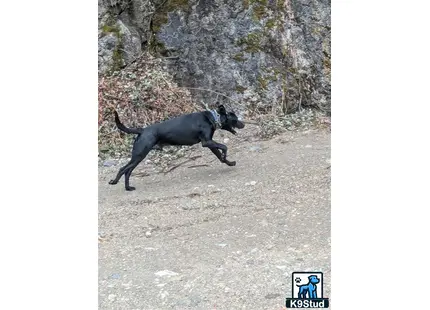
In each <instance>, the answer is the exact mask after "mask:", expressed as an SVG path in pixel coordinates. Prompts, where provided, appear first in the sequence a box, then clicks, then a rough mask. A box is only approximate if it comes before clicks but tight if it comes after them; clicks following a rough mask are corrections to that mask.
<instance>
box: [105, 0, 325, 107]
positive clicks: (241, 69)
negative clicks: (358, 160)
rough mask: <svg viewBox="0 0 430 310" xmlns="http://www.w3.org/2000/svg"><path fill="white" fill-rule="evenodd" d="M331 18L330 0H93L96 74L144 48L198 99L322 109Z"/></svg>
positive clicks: (118, 65)
mask: <svg viewBox="0 0 430 310" xmlns="http://www.w3.org/2000/svg"><path fill="white" fill-rule="evenodd" d="M330 13H331V10H330V0H282V1H281V0H243V1H241V0H212V1H210V0H152V1H149V0H129V1H126V0H99V72H100V73H101V74H104V73H109V72H112V71H115V70H120V69H121V68H123V67H124V66H126V65H127V64H129V63H131V62H133V61H134V60H135V59H136V58H137V57H139V55H140V53H141V52H142V51H143V50H149V51H151V52H152V53H154V54H156V55H158V57H161V58H163V59H164V61H165V63H166V69H167V70H169V72H170V73H171V74H172V75H173V76H174V78H175V80H176V81H177V82H178V83H179V84H180V85H181V86H185V87H191V88H198V89H191V92H192V94H193V96H194V97H195V98H196V99H197V100H200V99H201V100H204V101H206V102H208V103H212V102H213V101H214V100H218V101H221V102H222V101H223V100H226V99H225V98H224V97H223V96H219V94H217V93H214V92H208V91H202V90H200V89H210V90H212V91H215V92H218V93H222V94H225V95H227V96H228V97H230V98H231V99H233V100H234V102H237V103H238V105H239V106H240V107H241V108H251V109H253V110H256V111H261V112H267V111H270V110H276V111H279V112H280V111H282V112H291V111H295V110H297V109H300V107H304V106H318V107H319V108H321V109H325V110H329V109H330V59H331V52H330V31H331V27H330V26H331V24H330ZM227 103H229V104H231V102H230V101H227ZM238 108H239V107H238Z"/></svg>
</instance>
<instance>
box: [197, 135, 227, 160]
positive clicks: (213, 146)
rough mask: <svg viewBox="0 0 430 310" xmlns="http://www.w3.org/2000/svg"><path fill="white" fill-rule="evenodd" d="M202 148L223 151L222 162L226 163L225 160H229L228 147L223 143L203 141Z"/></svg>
mask: <svg viewBox="0 0 430 310" xmlns="http://www.w3.org/2000/svg"><path fill="white" fill-rule="evenodd" d="M202 146H203V147H207V148H210V149H218V150H221V152H222V154H221V159H220V160H221V161H222V162H225V160H226V158H227V146H225V145H224V144H221V143H217V142H215V141H213V140H208V141H202ZM215 155H216V154H215Z"/></svg>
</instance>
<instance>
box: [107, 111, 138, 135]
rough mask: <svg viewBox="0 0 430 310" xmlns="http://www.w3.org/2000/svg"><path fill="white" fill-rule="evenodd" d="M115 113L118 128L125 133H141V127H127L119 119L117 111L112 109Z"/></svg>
mask: <svg viewBox="0 0 430 310" xmlns="http://www.w3.org/2000/svg"><path fill="white" fill-rule="evenodd" d="M113 112H114V113H115V123H116V126H117V127H118V129H119V130H122V131H124V132H126V133H134V134H141V133H142V131H143V128H128V127H125V126H124V124H123V123H121V121H120V120H119V116H118V113H117V112H116V111H113Z"/></svg>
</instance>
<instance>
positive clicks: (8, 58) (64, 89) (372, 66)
mask: <svg viewBox="0 0 430 310" xmlns="http://www.w3.org/2000/svg"><path fill="white" fill-rule="evenodd" d="M12 3H14V4H12ZM425 4H427V2H425V1H408V2H404V1H380V2H377V1H359V2H358V1H333V3H332V6H333V7H332V21H333V23H332V78H333V79H332V85H333V87H332V98H333V102H332V107H333V112H332V116H333V122H332V124H333V127H332V152H333V155H332V157H333V158H332V174H333V175H332V177H333V178H332V181H333V183H332V198H333V199H332V202H333V209H332V210H333V213H332V219H333V221H332V239H333V244H332V255H333V258H332V296H329V297H330V299H331V300H330V305H331V308H332V309H349V310H352V309H363V308H365V309H419V308H422V307H423V304H422V302H423V301H424V302H425V301H426V300H425V299H424V298H425V297H426V295H425V294H424V295H422V293H423V291H418V292H417V291H415V288H414V286H413V285H411V284H410V283H409V282H408V272H411V271H413V272H414V273H415V274H416V273H417V272H419V273H422V275H423V279H425V280H424V281H423V283H425V285H427V280H426V279H428V278H429V272H428V271H427V269H428V268H427V266H428V262H429V261H430V259H429V255H428V253H427V252H428V251H427V249H428V244H429V242H428V238H427V237H425V236H428V221H429V218H430V217H429V216H428V211H427V210H428V208H429V206H430V204H429V198H428V191H429V181H428V176H429V158H430V154H429V147H428V145H429V134H430V130H429V121H428V120H429V115H430V113H429V108H428V106H429V99H428V98H429V95H428V94H427V92H428V88H429V86H428V84H429V78H428V72H429V71H430V70H429V69H430V68H429V55H430V50H429V46H428V37H429V36H428V29H429V25H428V22H427V21H428V20H429V18H428V12H429V10H428V5H427V7H425ZM2 12H3V13H4V14H3V16H2V19H1V23H2V25H1V26H2V27H1V29H2V47H1V48H0V51H1V55H0V56H1V58H0V59H2V68H1V70H0V75H1V77H2V80H1V83H2V84H1V85H2V87H1V92H0V94H1V99H2V100H1V102H2V121H1V122H0V126H1V129H2V139H1V142H2V151H1V163H2V167H3V169H2V172H3V178H2V183H3V184H2V195H1V198H2V201H1V208H0V210H1V214H0V219H1V222H2V225H0V236H1V245H2V248H1V250H2V251H1V253H2V255H0V263H1V266H2V272H1V274H2V281H0V285H1V292H2V293H1V300H0V305H1V308H2V309H37V308H40V309H56V310H57V309H73V310H76V309H96V308H97V296H98V292H97V270H98V269H97V237H96V235H97V56H96V54H97V47H96V46H97V45H96V41H97V33H96V31H97V18H96V16H97V7H96V5H95V2H94V3H89V2H88V1H74V2H68V3H66V4H63V3H61V4H60V3H59V2H58V1H38V2H37V3H36V2H34V1H27V2H22V1H21V2H19V3H18V2H7V3H4V4H3V6H2ZM385 283H387V285H384V284H385ZM426 287H427V286H426ZM418 289H419V288H418ZM414 292H416V295H414ZM422 297H424V298H422ZM351 299H352V300H354V301H357V300H363V303H356V304H354V303H352V304H351V303H350V301H351ZM424 306H425V305H424Z"/></svg>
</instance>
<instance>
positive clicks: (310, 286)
mask: <svg viewBox="0 0 430 310" xmlns="http://www.w3.org/2000/svg"><path fill="white" fill-rule="evenodd" d="M308 279H309V282H308V283H307V284H303V285H298V284H296V285H297V287H298V288H299V298H303V299H305V298H311V299H313V298H318V296H317V284H318V283H320V279H318V277H317V276H316V275H311V276H309V277H308ZM296 280H298V281H296V282H300V279H296Z"/></svg>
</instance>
